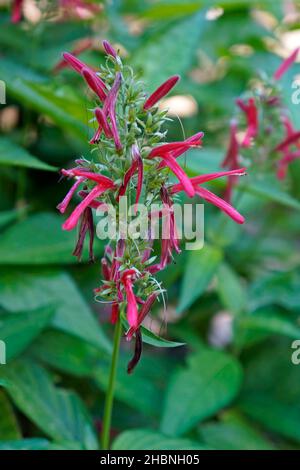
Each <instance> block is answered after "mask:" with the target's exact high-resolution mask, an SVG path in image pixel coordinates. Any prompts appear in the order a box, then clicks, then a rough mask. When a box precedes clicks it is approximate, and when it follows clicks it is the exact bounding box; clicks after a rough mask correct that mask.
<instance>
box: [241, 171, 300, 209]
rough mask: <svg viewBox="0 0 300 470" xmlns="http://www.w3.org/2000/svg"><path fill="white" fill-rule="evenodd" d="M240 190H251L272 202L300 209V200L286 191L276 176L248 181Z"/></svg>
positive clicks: (252, 192)
mask: <svg viewBox="0 0 300 470" xmlns="http://www.w3.org/2000/svg"><path fill="white" fill-rule="evenodd" d="M239 189H240V190H245V191H249V192H250V193H251V194H254V195H256V196H258V197H260V198H261V199H266V200H267V201H270V202H276V203H278V204H280V205H283V206H286V207H290V208H291V209H297V210H299V209H300V202H299V201H297V199H294V198H293V197H292V196H290V195H289V194H288V193H287V192H284V191H283V190H282V189H281V188H280V186H279V184H278V182H277V181H276V180H275V178H263V179H262V180H254V179H252V181H249V182H247V184H245V186H240V187H239Z"/></svg>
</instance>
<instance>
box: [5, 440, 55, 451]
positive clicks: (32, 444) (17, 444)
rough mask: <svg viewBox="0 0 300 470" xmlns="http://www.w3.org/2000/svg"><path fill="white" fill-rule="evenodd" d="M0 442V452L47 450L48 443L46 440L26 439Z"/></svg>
mask: <svg viewBox="0 0 300 470" xmlns="http://www.w3.org/2000/svg"><path fill="white" fill-rule="evenodd" d="M6 439H7V440H5V441H0V450H48V449H49V445H50V442H49V441H48V440H47V439H40V438H32V439H30V438H28V439H20V440H9V438H8V437H7V438H6Z"/></svg>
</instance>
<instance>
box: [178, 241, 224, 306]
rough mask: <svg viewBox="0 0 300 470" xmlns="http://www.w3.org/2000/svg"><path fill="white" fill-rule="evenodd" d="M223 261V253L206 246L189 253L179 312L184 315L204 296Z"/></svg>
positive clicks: (180, 295)
mask: <svg viewBox="0 0 300 470" xmlns="http://www.w3.org/2000/svg"><path fill="white" fill-rule="evenodd" d="M221 260H222V253H221V251H220V250H219V249H218V248H216V247H213V246H210V245H208V244H205V246H204V247H203V248H202V250H198V251H189V252H188V255H187V264H186V268H185V272H184V276H183V280H182V284H181V289H180V294H179V305H178V307H177V312H178V313H182V312H183V311H184V310H186V309H187V308H188V307H190V306H191V305H192V304H193V303H194V302H195V300H197V299H198V297H200V296H201V295H202V293H203V292H204V291H205V289H206V288H207V286H208V284H209V283H210V281H211V280H212V278H213V276H214V274H215V273H216V271H217V269H218V267H219V265H220V263H221Z"/></svg>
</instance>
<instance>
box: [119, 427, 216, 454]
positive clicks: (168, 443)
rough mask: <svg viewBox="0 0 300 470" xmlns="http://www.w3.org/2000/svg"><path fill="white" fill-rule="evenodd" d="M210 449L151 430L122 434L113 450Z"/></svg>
mask: <svg viewBox="0 0 300 470" xmlns="http://www.w3.org/2000/svg"><path fill="white" fill-rule="evenodd" d="M204 449H206V450H207V449H208V447H206V446H204V445H203V444H200V443H198V442H196V441H192V440H190V439H176V438H171V437H166V436H164V435H163V434H160V433H158V432H154V431H150V430H149V429H132V430H130V431H125V432H123V433H122V434H120V435H119V436H118V437H117V438H116V439H115V440H114V442H113V445H112V450H204Z"/></svg>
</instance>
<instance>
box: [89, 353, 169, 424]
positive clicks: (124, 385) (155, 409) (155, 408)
mask: <svg viewBox="0 0 300 470" xmlns="http://www.w3.org/2000/svg"><path fill="white" fill-rule="evenodd" d="M132 354H133V352H130V355H132ZM130 355H129V354H128V355H127V357H126V358H125V357H124V356H122V357H121V358H120V361H119V364H118V369H117V378H116V388H115V396H116V399H117V400H118V401H120V402H122V403H125V404H126V405H127V406H129V407H130V408H131V409H134V410H138V411H139V412H140V413H142V415H144V416H148V417H150V418H151V419H153V418H158V417H159V415H160V412H161V404H162V403H161V396H162V394H163V386H164V379H165V377H167V376H168V370H167V369H166V367H161V364H156V363H155V362H154V363H153V359H152V358H146V357H145V355H144V356H143V357H142V359H141V361H140V363H139V364H138V365H137V367H136V369H135V370H134V372H133V373H132V374H131V375H129V374H128V373H127V364H128V362H129V360H130V358H131V357H130ZM110 364H111V358H110V357H108V358H107V359H106V361H104V360H102V361H101V362H100V363H99V365H98V367H97V368H96V369H94V371H93V378H94V380H95V381H96V383H97V385H98V387H99V388H100V389H101V390H102V391H103V392H104V393H105V392H106V391H107V387H108V380H109V368H110ZM154 368H156V369H157V374H155V372H156V371H153V369H154ZM158 372H159V373H158ZM137 391H138V393H137Z"/></svg>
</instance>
